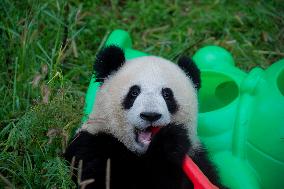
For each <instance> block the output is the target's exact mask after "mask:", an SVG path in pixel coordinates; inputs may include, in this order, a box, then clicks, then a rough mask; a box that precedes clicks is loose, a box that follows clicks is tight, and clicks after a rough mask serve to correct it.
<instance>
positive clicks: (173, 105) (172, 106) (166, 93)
mask: <svg viewBox="0 0 284 189" xmlns="http://www.w3.org/2000/svg"><path fill="white" fill-rule="evenodd" d="M162 96H163V98H164V100H165V101H166V104H167V107H168V110H169V112H170V113H171V114H174V113H176V112H177V111H178V104H177V101H176V99H175V97H174V93H173V91H172V90H171V89H170V88H164V89H162Z"/></svg>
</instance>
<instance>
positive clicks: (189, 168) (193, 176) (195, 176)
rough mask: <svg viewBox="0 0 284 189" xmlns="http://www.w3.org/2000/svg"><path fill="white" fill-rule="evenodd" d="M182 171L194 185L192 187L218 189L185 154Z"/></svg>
mask: <svg viewBox="0 0 284 189" xmlns="http://www.w3.org/2000/svg"><path fill="white" fill-rule="evenodd" d="M182 168H183V171H184V172H185V174H186V175H187V177H188V178H189V179H190V180H191V182H192V183H193V185H194V189H218V187H217V186H215V185H214V184H212V183H211V182H210V181H209V180H208V178H207V177H206V176H205V175H204V174H203V173H202V171H201V170H200V169H199V167H198V166H197V165H196V164H195V163H194V162H193V161H192V159H191V158H190V157H189V156H188V155H186V156H185V158H184V162H183V167H182Z"/></svg>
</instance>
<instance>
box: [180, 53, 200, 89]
mask: <svg viewBox="0 0 284 189" xmlns="http://www.w3.org/2000/svg"><path fill="white" fill-rule="evenodd" d="M178 66H179V67H180V68H181V69H182V70H183V71H184V72H185V73H186V75H187V76H189V77H190V78H191V80H192V82H193V83H194V85H195V88H196V89H200V87H201V79H200V70H199V69H198V67H197V65H196V64H195V63H194V62H193V60H192V59H190V58H188V57H185V56H182V57H180V58H179V60H178Z"/></svg>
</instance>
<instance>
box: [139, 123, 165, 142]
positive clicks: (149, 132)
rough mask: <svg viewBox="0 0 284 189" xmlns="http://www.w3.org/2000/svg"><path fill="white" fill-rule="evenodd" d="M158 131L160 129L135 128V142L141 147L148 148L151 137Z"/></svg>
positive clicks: (150, 127) (151, 127)
mask: <svg viewBox="0 0 284 189" xmlns="http://www.w3.org/2000/svg"><path fill="white" fill-rule="evenodd" d="M159 130H160V127H153V126H149V127H147V128H146V129H142V130H141V129H137V128H135V135H136V142H137V143H138V144H140V145H141V146H148V145H149V144H150V142H151V141H152V138H153V136H154V135H155V134H156V133H157V132H158V131H159Z"/></svg>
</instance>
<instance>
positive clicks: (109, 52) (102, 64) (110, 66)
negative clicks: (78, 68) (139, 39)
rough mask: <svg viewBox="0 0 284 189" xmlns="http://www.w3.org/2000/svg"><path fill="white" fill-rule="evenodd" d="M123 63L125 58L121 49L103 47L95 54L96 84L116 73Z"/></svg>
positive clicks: (112, 46) (113, 46)
mask: <svg viewBox="0 0 284 189" xmlns="http://www.w3.org/2000/svg"><path fill="white" fill-rule="evenodd" d="M124 62H125V56H124V52H123V50H122V49H121V48H119V47H117V46H115V45H110V46H107V47H104V48H103V49H102V50H100V51H99V53H98V54H97V56H96V61H95V64H94V71H95V75H96V82H103V81H104V80H105V78H106V77H107V76H109V75H110V74H111V73H112V72H114V71H117V70H118V68H119V67H121V66H122V65H123V63H124Z"/></svg>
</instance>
